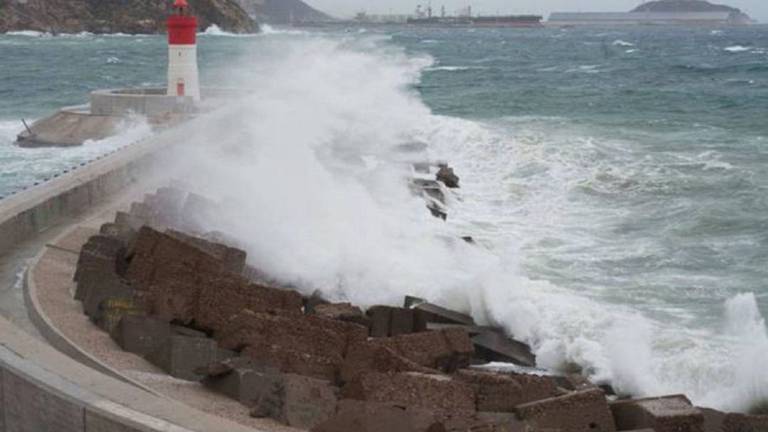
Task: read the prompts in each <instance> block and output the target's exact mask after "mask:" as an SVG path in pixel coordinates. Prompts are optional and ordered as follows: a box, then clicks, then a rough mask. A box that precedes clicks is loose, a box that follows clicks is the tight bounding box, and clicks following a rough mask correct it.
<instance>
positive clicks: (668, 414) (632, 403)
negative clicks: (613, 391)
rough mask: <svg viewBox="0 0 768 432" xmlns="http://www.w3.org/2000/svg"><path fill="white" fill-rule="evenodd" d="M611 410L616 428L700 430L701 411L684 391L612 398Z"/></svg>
mask: <svg viewBox="0 0 768 432" xmlns="http://www.w3.org/2000/svg"><path fill="white" fill-rule="evenodd" d="M611 411H612V412H613V417H614V418H615V419H616V426H617V427H618V429H619V430H630V429H642V428H651V429H654V430H655V431H656V432H703V430H704V415H703V413H702V412H701V411H700V410H699V409H698V408H696V407H694V406H693V405H691V401H689V400H688V398H687V397H685V396H684V395H672V396H664V397H657V398H646V399H636V400H625V401H616V402H612V403H611Z"/></svg>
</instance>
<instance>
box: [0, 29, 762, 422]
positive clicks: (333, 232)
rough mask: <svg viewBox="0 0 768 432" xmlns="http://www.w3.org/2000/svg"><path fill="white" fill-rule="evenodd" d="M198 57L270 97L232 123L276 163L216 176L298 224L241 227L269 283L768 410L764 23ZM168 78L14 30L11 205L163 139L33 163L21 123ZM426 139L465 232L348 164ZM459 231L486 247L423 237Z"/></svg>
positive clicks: (5, 151) (402, 40) (342, 43)
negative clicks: (436, 304) (490, 328)
mask: <svg viewBox="0 0 768 432" xmlns="http://www.w3.org/2000/svg"><path fill="white" fill-rule="evenodd" d="M199 50H200V64H201V72H202V81H203V83H204V84H205V83H208V84H209V85H214V84H215V85H221V84H222V83H226V85H227V86H230V87H237V86H242V87H244V88H247V89H248V90H249V91H253V92H254V94H255V95H257V96H256V97H254V98H252V99H251V100H250V104H251V107H250V109H249V110H245V111H242V110H241V111H240V112H239V113H233V114H232V117H231V118H229V119H227V121H226V123H225V124H221V125H218V127H217V130H218V131H219V132H220V135H221V134H223V135H226V134H227V133H230V134H234V136H236V137H237V139H238V142H239V143H240V145H243V143H245V144H246V145H251V146H252V147H253V148H258V149H259V151H258V152H255V153H254V154H253V155H252V156H253V162H252V163H250V165H248V166H245V165H243V160H251V159H248V158H240V159H241V160H240V161H237V163H239V164H240V165H232V166H234V169H232V170H223V169H222V170H220V171H222V172H224V171H228V172H227V173H226V174H221V175H222V176H226V175H233V174H232V173H233V172H238V171H237V170H238V169H241V170H242V172H243V173H248V174H247V175H245V174H244V175H243V176H240V177H237V180H238V181H239V182H244V183H249V182H250V181H251V180H253V182H252V183H250V184H247V185H246V186H247V187H246V188H245V189H244V192H243V193H244V194H246V193H247V194H249V195H243V197H245V198H247V199H249V201H252V202H257V203H259V207H258V209H256V210H254V215H255V216H254V218H256V219H254V220H255V221H257V222H258V221H261V222H263V225H264V226H267V227H271V228H274V227H276V226H277V227H279V229H269V230H267V231H265V232H260V231H258V230H257V229H255V228H254V227H253V226H249V227H248V228H243V231H242V233H241V235H242V236H244V237H249V236H251V240H252V248H251V249H250V250H249V253H250V254H251V255H252V256H254V257H256V258H257V259H260V260H261V261H262V262H263V263H264V266H266V267H267V269H268V270H272V271H273V272H274V273H275V274H278V275H280V276H281V277H283V278H285V279H290V280H292V281H294V282H296V281H298V282H297V283H298V284H299V285H301V284H302V283H304V284H311V283H318V284H320V285H322V287H323V288H325V289H326V290H327V291H328V292H329V293H332V295H334V296H337V297H340V298H347V299H351V300H355V301H359V302H363V303H365V302H367V301H374V300H382V301H383V300H392V301H395V299H396V298H398V296H400V295H401V294H404V293H408V292H416V293H419V294H424V295H429V296H430V297H431V298H433V299H437V300H440V301H444V302H446V303H447V304H450V305H458V306H465V307H468V308H471V309H472V311H473V313H474V314H475V315H476V316H477V317H478V318H481V319H485V320H488V321H491V322H494V323H497V324H501V325H504V326H505V327H506V328H507V329H508V330H509V331H510V332H511V333H513V334H514V335H515V336H516V337H518V338H521V339H524V340H526V341H528V342H529V343H531V344H532V346H533V347H534V348H535V350H536V353H537V355H538V360H539V365H540V366H541V367H544V368H548V369H553V370H562V369H566V368H572V367H573V365H579V367H581V368H582V370H583V373H585V374H587V375H589V376H591V377H592V378H593V379H595V380H597V381H602V382H611V383H613V385H614V387H616V388H617V389H618V390H619V391H620V392H624V393H630V394H634V395H652V394H661V393H672V392H682V393H686V394H688V395H689V397H691V398H692V399H693V400H694V401H695V402H696V403H698V404H701V405H705V406H712V407H717V408H721V409H730V410H740V411H745V410H748V409H750V407H751V406H753V405H754V404H756V403H757V402H759V401H761V400H765V399H766V398H768V369H766V368H765V366H764V360H765V359H766V358H768V334H767V331H768V330H767V329H766V324H765V320H764V316H766V314H768V28H766V27H764V26H753V27H748V28H722V29H712V28H707V29H703V28H694V29H683V28H664V27H658V28H605V29H525V30H518V29H467V28H452V29H434V28H407V27H377V28H349V29H333V30H322V29H320V30H313V31H293V30H291V31H285V30H282V31H281V30H273V29H269V28H268V31H267V32H266V33H265V34H262V35H257V36H250V37H235V36H233V35H227V34H225V33H222V32H219V31H215V30H211V31H208V32H206V33H205V34H203V35H201V36H200V41H199ZM165 63H166V48H165V40H164V38H163V37H159V36H146V35H138V36H129V35H108V36H97V35H91V34H79V35H60V36H55V37H54V36H50V35H46V34H39V33H33V32H20V33H13V34H6V35H0V196H7V195H9V194H11V193H13V192H14V191H18V190H20V189H22V188H23V187H25V186H29V185H30V184H33V183H34V182H36V181H40V180H42V179H44V178H46V177H49V176H51V175H53V174H54V173H56V172H59V171H61V170H62V169H64V168H68V167H70V166H72V165H73V164H77V163H79V162H81V161H84V160H88V159H90V158H93V157H94V156H96V155H98V154H100V153H105V152H107V151H108V150H110V149H112V148H114V147H115V146H120V145H124V144H126V143H127V142H130V141H131V140H133V139H136V138H137V137H140V136H144V135H146V134H149V133H150V132H149V130H148V128H147V127H146V125H143V124H142V123H141V122H140V121H138V122H132V123H128V124H126V126H125V128H124V129H125V131H124V132H123V133H122V134H121V135H120V136H118V137H116V138H112V139H109V140H106V141H103V142H93V143H88V144H86V145H85V146H83V147H81V148H76V149H65V150H62V149H34V150H25V149H20V148H16V147H14V146H13V145H12V141H13V138H14V136H15V134H16V133H18V132H20V131H21V129H22V128H23V126H22V125H21V122H20V119H22V118H24V119H27V120H28V121H30V120H34V119H36V118H40V117H43V116H45V115H46V114H48V113H50V112H51V111H52V110H55V109H56V108H57V107H60V106H67V105H77V104H82V103H85V102H86V94H87V92H88V91H90V90H93V89H99V88H113V87H125V86H157V85H162V83H163V80H164V73H165V66H166V64H165ZM414 140H415V141H421V142H425V143H427V144H428V145H429V150H428V152H429V157H432V158H434V159H445V160H448V161H450V163H451V164H452V165H454V166H455V168H456V171H457V173H458V174H459V175H460V176H461V183H462V188H461V189H460V191H459V192H458V194H457V195H456V196H454V197H452V198H451V199H450V202H449V208H450V210H449V219H448V221H447V223H445V224H443V223H442V222H439V221H437V220H431V219H430V218H429V217H428V216H425V219H424V220H421V219H419V220H418V221H413V220H410V219H408V220H405V219H402V218H400V219H398V218H397V217H398V215H399V214H400V213H399V210H401V207H403V208H402V210H404V211H405V210H410V208H408V209H406V208H405V207H408V206H411V207H413V206H415V204H413V203H408V204H407V206H405V205H402V201H403V200H406V199H407V198H402V197H403V196H404V195H400V192H397V191H390V188H389V187H386V186H382V185H381V184H379V183H377V181H376V176H375V175H373V174H370V175H366V176H362V177H364V178H365V179H366V180H365V181H362V180H360V178H361V176H360V175H359V172H358V173H355V174H349V172H348V171H344V170H341V171H339V170H338V169H336V168H332V167H330V166H332V165H333V164H332V163H331V164H329V162H328V161H329V160H330V159H333V154H332V153H333V152H331V155H330V156H329V153H328V152H327V151H326V150H327V148H326V147H333V146H334V145H335V144H337V143H344V144H345V145H344V149H345V152H349V151H350V149H353V151H354V149H358V151H359V153H360V154H359V156H361V157H362V160H363V161H364V162H365V164H364V166H365V167H367V169H369V170H370V172H377V171H376V168H375V167H376V165H377V162H376V161H377V158H380V157H381V151H382V150H381V149H382V148H384V147H388V146H393V145H395V144H397V143H398V142H406V141H414ZM286 148H290V149H292V151H290V152H288V151H285V149H286ZM318 161H319V162H318ZM233 164H234V162H233ZM228 167H229V165H228ZM292 167H293V168H297V167H301V168H297V169H293V168H292ZM324 167H325V168H324ZM219 168H221V167H219ZM252 171H253V172H252ZM255 171H258V173H255ZM216 172H218V171H217V170H216V169H213V168H212V169H211V176H214V177H215V175H216ZM329 173H330V174H329ZM340 173H342V174H340ZM343 173H347V174H346V175H347V177H345V178H344V180H343V181H339V180H338V177H339V176H341V175H344V174H343ZM267 174H269V175H270V177H263V178H262V177H260V176H266V175H267ZM284 176H285V178H286V179H287V178H290V179H293V180H296V179H298V180H301V181H300V182H299V183H300V184H297V185H296V188H295V189H296V191H299V193H302V194H304V195H308V196H310V197H309V198H307V199H308V203H305V205H310V207H309V208H305V209H304V210H307V211H302V209H301V208H300V209H296V208H294V207H293V206H292V205H291V204H290V203H286V202H285V201H284V199H285V198H284V197H285V195H284V194H283V192H285V193H289V192H291V191H292V189H291V188H288V186H286V185H285V183H286V182H283V181H281V180H282V179H283V178H284ZM331 178H332V179H333V180H329V179H331ZM233 179H234V177H233ZM256 180H258V181H256ZM287 183H290V182H287ZM278 184H279V185H278ZM313 186H314V187H318V186H319V187H325V191H324V192H317V193H311V194H307V190H308V188H312V187H313ZM285 188H288V189H287V190H284V189H285ZM405 188H406V187H405V185H402V189H403V190H405ZM329 191H330V192H329ZM331 192H332V193H331ZM388 194H389V195H388ZM288 201H291V203H293V200H288ZM417 207H418V206H417ZM265 209H269V210H268V211H266V210H265ZM366 209H367V210H370V211H363V210H366ZM374 210H375V211H376V214H375V215H374V214H372V212H373V211H374ZM425 213H426V212H425ZM300 217H302V218H305V219H301V218H300ZM259 218H260V219H259ZM307 219H310V220H311V223H306V220H307ZM347 219H348V220H347ZM361 221H363V222H361ZM346 222H349V223H346ZM254 224H257V223H256V222H254ZM424 227H427V228H424ZM446 234H450V235H456V234H461V235H471V236H473V237H474V238H475V239H476V240H477V241H478V243H479V245H480V248H482V250H483V252H482V253H475V252H468V251H465V250H463V249H460V250H459V249H456V248H459V246H455V245H454V246H451V247H452V248H453V249H451V250H444V248H445V247H447V246H441V245H440V244H441V243H440V242H439V241H438V242H437V243H435V241H434V239H428V238H425V236H427V235H434V236H436V237H440V236H445V235H446ZM460 247H465V246H460ZM466 247H468V246H466ZM281 254H284V255H285V256H283V255H281ZM308 281H313V282H308Z"/></svg>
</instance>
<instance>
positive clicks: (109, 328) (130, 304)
mask: <svg viewBox="0 0 768 432" xmlns="http://www.w3.org/2000/svg"><path fill="white" fill-rule="evenodd" d="M99 311H100V313H99V316H98V317H97V318H94V317H92V318H91V319H92V320H93V321H94V322H95V323H96V324H97V325H98V326H99V327H101V329H102V330H104V331H105V332H107V333H109V334H113V333H114V332H115V329H116V328H117V326H118V324H119V323H120V321H121V320H122V319H123V318H125V317H127V316H138V317H145V316H146V314H147V312H146V310H145V309H144V306H143V305H142V304H141V303H138V302H137V301H136V300H135V299H134V298H132V297H111V298H106V299H104V300H103V301H102V302H101V304H100V305H99Z"/></svg>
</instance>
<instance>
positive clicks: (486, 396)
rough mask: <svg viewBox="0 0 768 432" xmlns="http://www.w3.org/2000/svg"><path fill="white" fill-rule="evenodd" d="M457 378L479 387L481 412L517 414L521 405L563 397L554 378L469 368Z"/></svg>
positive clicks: (477, 389)
mask: <svg viewBox="0 0 768 432" xmlns="http://www.w3.org/2000/svg"><path fill="white" fill-rule="evenodd" d="M456 379H458V380H461V381H464V382H466V383H468V384H470V385H472V386H473V387H474V388H475V391H476V392H477V410H478V411H490V412H514V410H515V407H516V406H518V405H522V404H525V403H528V402H533V401H536V400H540V399H547V398H551V397H555V396H559V393H558V390H557V385H556V383H555V380H554V379H553V378H551V377H542V376H537V375H524V374H502V373H493V372H484V371H477V370H469V369H466V370H461V371H458V372H457V373H456Z"/></svg>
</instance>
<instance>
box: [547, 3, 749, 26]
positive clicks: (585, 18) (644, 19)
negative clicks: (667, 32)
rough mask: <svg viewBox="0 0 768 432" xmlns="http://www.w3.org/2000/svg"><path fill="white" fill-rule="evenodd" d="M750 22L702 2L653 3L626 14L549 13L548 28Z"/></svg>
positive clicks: (733, 11)
mask: <svg viewBox="0 0 768 432" xmlns="http://www.w3.org/2000/svg"><path fill="white" fill-rule="evenodd" d="M754 22H755V21H754V20H752V18H750V17H749V15H747V14H745V13H744V12H742V11H741V10H740V9H737V8H734V7H731V6H725V5H719V4H713V3H710V2H708V1H705V0H655V1H650V2H647V3H643V4H642V5H640V6H638V7H636V8H635V9H633V10H631V11H630V12H553V13H552V14H551V15H550V16H549V21H548V24H549V25H553V26H578V25H603V26H611V25H688V26H739V25H749V24H753V23H754Z"/></svg>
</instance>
